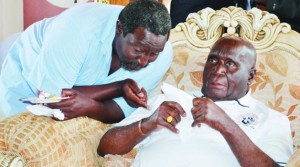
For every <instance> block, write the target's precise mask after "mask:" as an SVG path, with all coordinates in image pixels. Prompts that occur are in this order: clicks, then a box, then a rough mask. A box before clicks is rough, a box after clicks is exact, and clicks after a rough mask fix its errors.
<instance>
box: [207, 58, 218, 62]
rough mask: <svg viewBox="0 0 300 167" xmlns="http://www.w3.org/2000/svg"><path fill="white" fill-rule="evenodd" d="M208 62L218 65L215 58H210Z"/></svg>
mask: <svg viewBox="0 0 300 167" xmlns="http://www.w3.org/2000/svg"><path fill="white" fill-rule="evenodd" d="M207 62H208V63H210V64H216V63H217V62H218V59H217V58H215V57H210V58H208V60H207Z"/></svg>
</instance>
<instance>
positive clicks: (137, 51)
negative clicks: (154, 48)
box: [134, 49, 143, 54]
mask: <svg viewBox="0 0 300 167" xmlns="http://www.w3.org/2000/svg"><path fill="white" fill-rule="evenodd" d="M134 51H135V53H137V54H141V53H143V51H141V50H139V49H134Z"/></svg>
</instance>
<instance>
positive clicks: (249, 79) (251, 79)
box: [248, 68, 256, 86]
mask: <svg viewBox="0 0 300 167" xmlns="http://www.w3.org/2000/svg"><path fill="white" fill-rule="evenodd" d="M255 75H256V69H255V68H252V69H250V72H249V77H248V86H250V84H251V83H252V81H253V79H254V77H255Z"/></svg>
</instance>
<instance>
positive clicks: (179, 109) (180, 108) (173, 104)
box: [168, 102, 186, 117]
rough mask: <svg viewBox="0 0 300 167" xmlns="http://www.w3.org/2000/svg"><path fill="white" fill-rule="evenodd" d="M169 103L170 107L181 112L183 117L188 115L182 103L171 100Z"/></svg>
mask: <svg viewBox="0 0 300 167" xmlns="http://www.w3.org/2000/svg"><path fill="white" fill-rule="evenodd" d="M168 105H169V106H170V107H172V108H173V109H176V110H175V111H177V112H179V114H180V115H181V116H183V117H185V116H186V112H185V111H184V109H183V108H182V107H181V105H180V104H178V103H176V102H170V103H168Z"/></svg>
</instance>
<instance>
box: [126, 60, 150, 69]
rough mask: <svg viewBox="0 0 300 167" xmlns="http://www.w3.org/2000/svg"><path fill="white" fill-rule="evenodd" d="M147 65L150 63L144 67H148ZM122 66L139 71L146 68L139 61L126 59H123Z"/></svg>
mask: <svg viewBox="0 0 300 167" xmlns="http://www.w3.org/2000/svg"><path fill="white" fill-rule="evenodd" d="M147 66H148V64H147V65H146V66H144V67H147ZM121 67H122V68H124V69H125V70H128V71H138V70H140V69H141V68H144V67H142V66H141V65H140V64H139V63H138V62H135V61H126V60H124V61H121Z"/></svg>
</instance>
